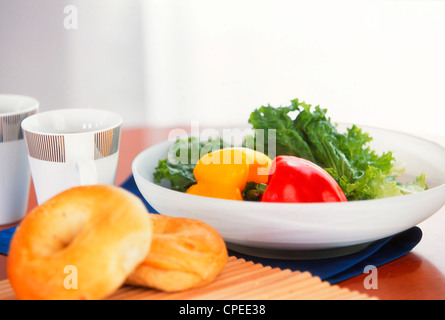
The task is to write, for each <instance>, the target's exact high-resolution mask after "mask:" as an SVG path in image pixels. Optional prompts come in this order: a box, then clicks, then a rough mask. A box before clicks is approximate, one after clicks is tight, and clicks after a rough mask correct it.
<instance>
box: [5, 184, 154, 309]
mask: <svg viewBox="0 0 445 320" xmlns="http://www.w3.org/2000/svg"><path fill="white" fill-rule="evenodd" d="M152 228H153V224H152V222H151V219H150V217H149V214H148V211H147V209H146V208H145V206H144V204H143V203H142V201H141V200H140V199H139V198H138V197H136V196H135V195H133V194H132V193H130V192H128V191H126V190H124V189H121V188H119V187H115V186H102V185H94V186H83V187H74V188H72V189H69V190H67V191H64V192H62V193H60V194H58V195H56V196H55V197H53V198H51V199H50V200H48V201H47V202H45V203H43V204H42V205H40V206H38V207H36V208H35V209H34V210H32V211H30V212H29V213H28V214H27V215H26V216H25V217H24V219H23V220H22V222H21V223H20V225H19V226H18V227H17V230H16V232H15V233H14V235H13V238H12V240H11V245H10V250H9V257H8V261H7V276H8V279H9V281H10V283H11V287H12V288H13V290H14V292H15V294H16V296H17V298H19V299H33V300H38V299H39V300H40V299H56V300H62V299H63V300H65V299H102V298H105V297H106V296H107V295H109V294H111V293H112V292H113V291H115V290H116V289H117V288H118V287H120V286H121V285H122V284H123V283H124V281H125V279H126V278H127V276H128V275H129V274H130V273H131V272H132V271H133V270H134V269H135V267H136V266H137V265H138V264H139V263H140V262H141V261H142V260H143V259H144V258H145V257H146V255H147V252H148V250H149V249H150V244H151V235H152Z"/></svg>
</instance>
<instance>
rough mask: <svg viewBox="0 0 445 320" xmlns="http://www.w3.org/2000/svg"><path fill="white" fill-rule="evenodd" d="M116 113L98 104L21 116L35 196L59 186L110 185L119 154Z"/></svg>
mask: <svg viewBox="0 0 445 320" xmlns="http://www.w3.org/2000/svg"><path fill="white" fill-rule="evenodd" d="M121 125H122V118H121V116H120V115H118V114H116V113H113V112H109V111H105V110H98V109H59V110H52V111H47V112H41V113H38V114H35V115H33V116H31V117H29V118H27V119H26V121H23V122H22V128H23V134H24V137H25V140H26V145H27V147H28V159H29V164H30V167H31V174H32V178H33V182H34V188H35V191H36V197H37V202H38V203H39V204H41V203H43V202H45V201H46V200H48V199H50V198H51V197H53V196H55V195H56V194H58V193H60V192H61V191H63V190H66V189H69V188H71V187H75V186H84V185H91V184H109V185H113V184H114V181H115V177H116V169H117V162H118V154H119V142H120V130H121Z"/></svg>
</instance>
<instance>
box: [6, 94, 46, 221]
mask: <svg viewBox="0 0 445 320" xmlns="http://www.w3.org/2000/svg"><path fill="white" fill-rule="evenodd" d="M38 109H39V102H38V101H37V100H36V99H34V98H31V97H27V96H22V95H12V94H0V225H5V224H10V223H13V222H17V221H19V220H21V219H22V218H23V216H24V215H25V213H26V210H27V208H28V196H29V187H30V182H31V175H30V172H29V165H28V160H27V156H26V144H25V141H24V140H23V133H22V129H21V123H22V121H23V119H25V118H27V117H29V116H30V115H33V114H35V113H37V112H38Z"/></svg>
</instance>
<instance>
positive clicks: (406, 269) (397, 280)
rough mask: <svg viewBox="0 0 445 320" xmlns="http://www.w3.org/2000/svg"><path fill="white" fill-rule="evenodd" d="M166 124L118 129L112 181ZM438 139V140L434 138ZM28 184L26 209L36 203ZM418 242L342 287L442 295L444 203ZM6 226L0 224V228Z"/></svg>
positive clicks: (0, 276) (388, 296)
mask: <svg viewBox="0 0 445 320" xmlns="http://www.w3.org/2000/svg"><path fill="white" fill-rule="evenodd" d="M169 132H170V129H168V128H164V129H161V128H127V129H124V130H122V137H121V144H120V151H119V163H118V170H117V174H116V184H120V183H122V182H123V181H124V180H125V179H126V178H127V177H128V176H130V175H131V163H132V161H133V159H134V158H135V157H136V155H138V154H139V153H140V152H141V151H143V150H144V149H146V148H147V147H149V146H151V145H153V144H155V143H157V142H161V141H163V140H166V139H167V137H168V134H169ZM438 142H439V143H442V141H438ZM36 203H37V202H36V198H35V193H34V189H33V186H32V185H31V190H30V199H29V206H28V210H30V209H32V208H33V207H35V206H36ZM418 226H419V227H420V228H421V229H422V232H423V238H422V240H421V242H420V243H419V244H418V245H417V246H416V247H415V248H414V249H413V250H412V252H410V253H409V254H407V255H405V256H403V257H401V258H399V259H397V260H395V261H392V262H390V263H387V264H385V265H383V266H380V267H378V269H377V279H378V283H377V288H376V289H366V288H365V286H364V281H365V278H366V276H368V274H362V275H359V276H356V277H354V278H351V279H348V280H346V281H343V282H340V283H338V285H339V286H341V287H343V288H348V289H350V290H354V291H358V292H362V293H365V294H367V295H370V296H375V297H377V298H379V299H382V300H410V299H440V300H442V299H445V232H444V228H445V206H444V207H442V208H441V209H440V210H439V211H438V212H437V213H435V214H434V215H433V216H432V217H431V218H429V219H427V220H426V221H424V222H422V223H420V224H419V225H418ZM7 227H10V226H0V230H1V229H4V228H7ZM6 261H7V257H5V256H2V255H0V280H4V279H6V278H7V277H6V271H5V266H6Z"/></svg>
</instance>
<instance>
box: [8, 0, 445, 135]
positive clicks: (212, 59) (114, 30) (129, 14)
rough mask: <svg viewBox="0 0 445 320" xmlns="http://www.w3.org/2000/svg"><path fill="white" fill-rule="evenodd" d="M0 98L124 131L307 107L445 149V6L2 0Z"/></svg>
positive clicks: (407, 0) (406, 0)
mask: <svg viewBox="0 0 445 320" xmlns="http://www.w3.org/2000/svg"><path fill="white" fill-rule="evenodd" d="M67 5H74V6H75V7H76V8H77V14H78V26H77V29H72V30H67V29H66V28H65V26H64V20H65V19H66V17H67V14H66V13H64V8H65V7H66V6H67ZM0 92H3V93H5V92H8V93H22V94H28V95H32V96H34V97H36V98H37V99H38V100H39V101H40V102H41V110H42V111H45V110H49V109H54V108H60V107H79V106H89V107H96V108H105V109H108V110H112V111H116V112H119V113H120V114H122V116H123V117H124V120H125V125H126V126H127V127H134V126H142V125H152V126H179V125H189V124H190V121H200V123H202V124H203V125H238V124H239V125H243V124H247V119H248V117H249V114H250V112H251V111H252V110H253V109H254V108H257V107H259V106H261V105H266V104H269V103H270V104H271V105H274V106H279V105H287V104H289V101H290V100H291V99H293V98H299V99H301V100H304V101H306V102H307V103H310V104H313V105H320V106H321V107H323V108H327V109H328V115H329V116H330V117H331V118H332V119H333V120H335V121H346V122H354V123H358V124H370V125H374V126H380V127H386V128H392V129H396V130H402V131H405V132H409V133H413V134H418V135H422V136H426V137H434V138H435V139H436V140H437V139H439V140H443V141H445V129H444V125H443V124H444V122H445V120H444V116H445V1H441V0H437V1H413V0H394V1H391V0H388V1H379V0H373V1H359V0H351V1H345V0H341V1H339V0H329V1H317V0H310V1H295V0H294V1H285V0H274V1H272V0H225V1H222V0H221V1H220V0H140V1H137V0H94V1H92V0H72V1H66V0H63V1H62V0H60V1H54V0H0Z"/></svg>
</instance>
